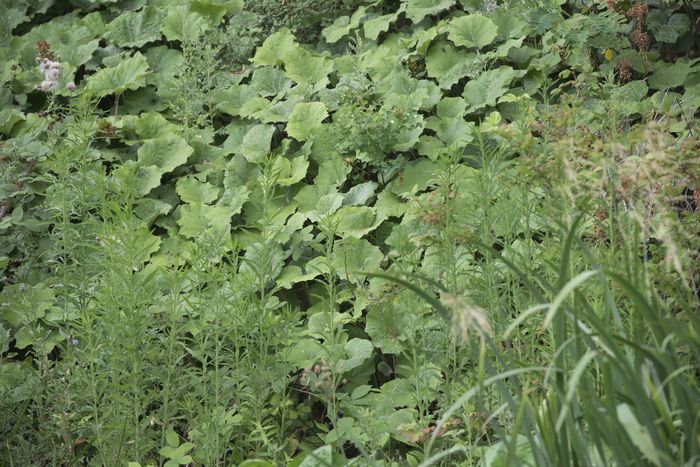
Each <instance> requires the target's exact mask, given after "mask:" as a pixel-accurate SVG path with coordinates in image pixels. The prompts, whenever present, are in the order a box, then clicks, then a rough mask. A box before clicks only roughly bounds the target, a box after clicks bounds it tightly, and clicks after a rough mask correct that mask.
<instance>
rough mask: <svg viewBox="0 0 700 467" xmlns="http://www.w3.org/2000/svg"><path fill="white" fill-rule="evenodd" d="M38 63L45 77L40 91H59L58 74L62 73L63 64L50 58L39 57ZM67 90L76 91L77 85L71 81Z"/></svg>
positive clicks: (67, 85)
mask: <svg viewBox="0 0 700 467" xmlns="http://www.w3.org/2000/svg"><path fill="white" fill-rule="evenodd" d="M36 61H37V63H38V64H39V71H40V72H41V73H42V74H43V75H44V81H42V82H41V84H40V85H39V89H41V90H42V91H44V92H49V91H55V90H56V89H58V74H59V73H60V71H61V63H60V62H59V61H58V60H51V59H50V58H48V57H37V58H36ZM66 89H68V90H69V91H74V90H75V83H74V82H73V81H71V82H70V83H68V84H66Z"/></svg>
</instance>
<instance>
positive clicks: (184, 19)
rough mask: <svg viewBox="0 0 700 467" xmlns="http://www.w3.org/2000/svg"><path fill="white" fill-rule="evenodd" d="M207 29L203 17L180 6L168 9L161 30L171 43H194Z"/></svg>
mask: <svg viewBox="0 0 700 467" xmlns="http://www.w3.org/2000/svg"><path fill="white" fill-rule="evenodd" d="M207 27H208V25H207V20H206V19H204V17H202V15H200V14H199V13H195V12H194V11H190V10H189V8H187V7H186V6H180V7H176V8H169V9H168V15H167V16H166V17H165V19H164V20H163V25H162V26H161V28H160V30H161V32H162V33H163V35H164V36H165V38H166V39H168V40H169V41H181V42H194V41H196V40H197V38H198V37H199V36H200V35H201V34H202V32H203V31H204V30H205V29H206V28H207Z"/></svg>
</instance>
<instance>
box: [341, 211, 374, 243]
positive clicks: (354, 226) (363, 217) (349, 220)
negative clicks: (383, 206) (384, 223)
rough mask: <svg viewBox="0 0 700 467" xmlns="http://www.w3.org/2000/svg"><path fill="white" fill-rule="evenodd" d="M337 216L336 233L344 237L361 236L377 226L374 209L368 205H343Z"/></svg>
mask: <svg viewBox="0 0 700 467" xmlns="http://www.w3.org/2000/svg"><path fill="white" fill-rule="evenodd" d="M337 216H338V218H339V219H340V222H339V223H338V235H340V236H341V237H344V238H345V237H357V238H360V237H363V236H365V235H367V234H368V233H370V232H371V231H372V230H374V229H376V228H377V227H378V226H379V222H377V213H376V210H375V209H374V208H372V207H369V206H343V207H342V208H340V209H339V210H338V212H337Z"/></svg>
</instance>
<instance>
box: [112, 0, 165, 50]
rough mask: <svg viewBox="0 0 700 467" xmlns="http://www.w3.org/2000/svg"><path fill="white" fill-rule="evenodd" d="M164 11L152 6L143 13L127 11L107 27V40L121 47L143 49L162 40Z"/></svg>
mask: <svg viewBox="0 0 700 467" xmlns="http://www.w3.org/2000/svg"><path fill="white" fill-rule="evenodd" d="M163 16H165V15H164V13H163V10H161V9H159V8H155V7H152V6H147V7H144V8H143V9H142V10H141V11H138V12H136V11H127V12H125V13H122V14H121V15H119V16H117V17H116V18H115V19H114V21H112V22H111V23H109V24H108V25H107V31H106V32H105V35H104V37H105V39H107V40H108V41H109V42H111V43H112V44H115V45H118V46H120V47H142V46H143V45H145V44H147V43H148V42H154V41H157V40H158V39H160V25H161V22H162V21H163Z"/></svg>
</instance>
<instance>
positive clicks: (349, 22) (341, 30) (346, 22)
mask: <svg viewBox="0 0 700 467" xmlns="http://www.w3.org/2000/svg"><path fill="white" fill-rule="evenodd" d="M366 11H367V9H366V8H365V7H363V6H361V7H360V8H358V9H357V11H356V12H355V13H353V15H352V16H341V17H340V18H338V19H336V20H335V21H334V22H333V24H331V25H330V26H328V27H327V28H325V29H324V30H323V32H322V33H321V34H322V35H323V38H324V39H326V42H328V43H329V44H335V43H336V42H338V41H339V40H340V39H342V38H343V37H344V36H347V35H348V34H349V33H350V31H352V30H353V29H357V27H359V26H360V21H361V20H362V18H364V17H365V12H366Z"/></svg>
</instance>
